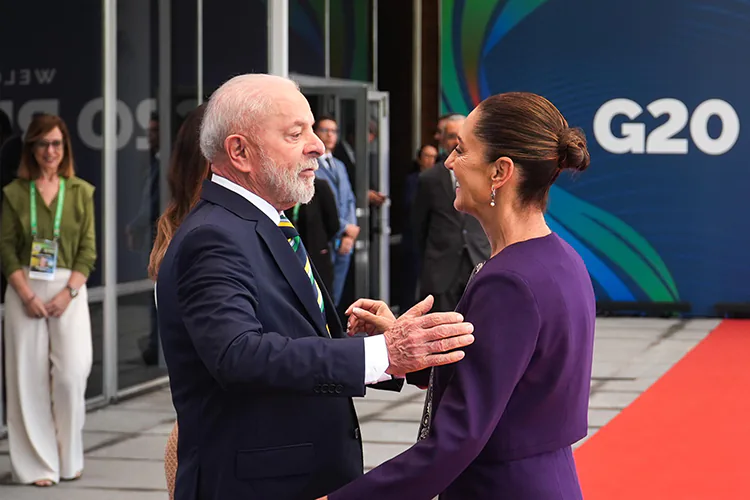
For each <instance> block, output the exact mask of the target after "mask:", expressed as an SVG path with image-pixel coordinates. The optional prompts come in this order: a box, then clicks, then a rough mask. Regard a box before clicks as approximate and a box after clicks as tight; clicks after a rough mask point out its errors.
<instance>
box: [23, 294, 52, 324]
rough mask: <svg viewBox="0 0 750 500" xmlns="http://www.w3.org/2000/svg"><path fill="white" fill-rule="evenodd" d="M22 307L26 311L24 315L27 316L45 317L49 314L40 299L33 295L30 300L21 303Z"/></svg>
mask: <svg viewBox="0 0 750 500" xmlns="http://www.w3.org/2000/svg"><path fill="white" fill-rule="evenodd" d="M23 308H24V310H25V311H26V315H27V316H28V317H29V318H37V319H39V318H46V317H48V316H49V312H48V311H47V308H46V307H45V306H44V302H42V299H40V298H39V297H37V296H36V295H34V296H33V297H32V298H31V300H27V301H26V302H24V304H23Z"/></svg>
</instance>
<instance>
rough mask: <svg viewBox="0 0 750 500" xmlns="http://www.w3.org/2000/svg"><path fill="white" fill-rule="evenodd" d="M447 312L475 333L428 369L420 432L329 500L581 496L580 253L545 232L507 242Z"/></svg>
mask: <svg viewBox="0 0 750 500" xmlns="http://www.w3.org/2000/svg"><path fill="white" fill-rule="evenodd" d="M457 310H458V311H459V312H460V313H462V314H463V315H464V316H465V318H466V320H467V321H470V322H471V323H473V324H474V327H475V331H474V336H475V338H476V340H475V342H474V344H472V345H471V346H469V347H468V348H466V349H465V351H466V357H465V358H464V359H463V360H461V361H460V362H458V363H456V364H453V365H449V366H445V367H440V368H437V369H434V370H433V373H432V376H431V380H430V390H429V391H428V397H427V402H426V408H425V419H423V429H420V431H421V433H422V436H420V437H421V439H420V440H419V441H418V442H417V443H416V444H415V445H414V446H413V447H411V448H410V449H408V450H406V451H405V452H403V453H402V454H400V455H399V456H397V457H395V458H393V459H391V460H389V461H388V462H385V463H384V464H382V465H380V466H379V467H377V468H375V469H373V470H372V471H370V472H369V473H367V474H365V475H364V476H362V477H360V478H359V479H357V480H355V481H353V482H352V483H349V484H348V485H346V486H344V487H343V488H341V489H339V490H337V491H336V492H334V493H332V494H331V495H330V496H329V498H330V500H346V499H352V500H354V499H357V500H367V499H388V500H400V499H403V500H420V499H424V500H430V499H432V498H434V497H435V496H437V495H439V496H440V499H441V500H457V499H461V500H465V499H471V500H484V499H486V500H489V499H492V500H500V499H512V500H549V499H553V498H554V499H556V500H578V499H581V498H582V496H581V489H580V486H579V484H578V476H577V473H576V468H575V462H574V460H573V455H572V451H571V445H572V444H573V443H575V442H576V441H578V440H580V439H581V438H583V437H584V436H585V435H586V432H587V410H588V400H589V390H590V383H591V363H592V354H593V344H594V321H595V312H596V311H595V299H594V291H593V288H592V285H591V280H590V278H589V275H588V272H587V270H586V267H585V265H584V263H583V261H582V259H581V258H580V256H579V255H578V254H577V253H576V252H575V250H573V249H572V248H571V247H570V246H569V245H568V244H567V243H566V242H565V241H563V240H562V239H561V238H560V237H558V236H557V235H556V234H554V233H553V234H550V235H548V236H545V237H542V238H536V239H532V240H527V241H523V242H520V243H516V244H513V245H510V246H508V247H507V248H505V249H504V250H503V251H502V252H500V253H499V254H498V255H496V256H495V257H493V258H491V259H490V260H488V261H487V262H486V263H485V264H484V265H483V266H482V267H481V269H479V270H478V272H476V273H475V275H474V276H473V278H472V279H471V281H470V282H469V285H468V286H467V288H466V291H465V292H464V296H463V298H462V299H461V302H459V304H458V308H457ZM424 424H427V425H426V426H425V425H424Z"/></svg>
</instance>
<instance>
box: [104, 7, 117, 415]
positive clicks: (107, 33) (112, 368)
mask: <svg viewBox="0 0 750 500" xmlns="http://www.w3.org/2000/svg"><path fill="white" fill-rule="evenodd" d="M103 2H104V16H103V20H104V26H103V38H104V53H103V56H104V89H103V97H104V111H103V136H104V148H103V149H102V160H103V161H102V163H103V165H104V172H103V174H104V175H103V176H102V177H103V178H104V190H103V193H102V194H101V196H102V201H103V203H102V204H103V206H104V217H103V224H102V228H103V231H104V238H103V242H104V252H103V255H104V266H103V268H104V302H103V310H104V334H103V337H104V338H103V350H104V352H103V377H104V380H103V393H104V399H105V401H110V400H112V399H114V398H115V396H116V394H117V0H103Z"/></svg>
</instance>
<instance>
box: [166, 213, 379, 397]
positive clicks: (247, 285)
mask: <svg viewBox="0 0 750 500" xmlns="http://www.w3.org/2000/svg"><path fill="white" fill-rule="evenodd" d="M176 259H177V262H176V265H177V267H176V270H177V276H178V280H177V300H178V307H179V314H180V315H181V317H182V321H183V322H184V324H185V328H186V329H187V332H188V335H189V336H190V340H191V341H192V343H193V345H194V347H195V349H196V351H197V353H198V355H199V356H200V358H201V360H202V361H203V363H204V365H205V366H206V368H207V369H208V371H209V372H210V373H211V375H212V376H213V377H214V379H215V380H216V381H217V382H218V383H219V384H220V385H221V386H222V387H223V388H224V389H227V390H230V389H243V390H268V389H272V390H277V391H291V392H297V393H303V394H307V395H311V396H319V397H354V396H363V395H364V393H365V386H364V382H365V381H364V373H365V366H364V364H365V353H364V342H363V339H361V338H360V339H351V338H346V339H329V338H324V337H320V336H312V335H311V336H309V337H302V338H291V337H290V336H287V335H283V333H282V332H268V331H264V328H263V325H261V323H260V321H259V320H258V317H257V314H256V311H257V310H258V307H259V303H258V297H259V293H260V291H259V289H258V285H259V283H258V279H257V278H256V277H255V276H254V275H253V271H252V266H251V263H250V261H249V259H248V258H247V256H246V255H245V253H243V252H242V251H241V249H240V248H239V245H238V244H237V242H236V238H232V237H231V236H230V235H229V233H228V232H227V231H225V230H223V229H221V228H218V227H216V226H210V225H204V226H200V227H198V228H196V229H194V230H192V231H191V232H190V233H189V234H187V235H186V236H185V237H184V239H183V241H182V242H181V244H180V249H179V252H178V255H177V257H176ZM311 328H312V326H311ZM319 384H335V385H336V386H341V391H340V392H338V393H335V394H318V393H315V392H314V388H315V387H316V386H317V385H319ZM331 392H334V391H331Z"/></svg>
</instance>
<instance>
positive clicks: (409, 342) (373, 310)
mask: <svg viewBox="0 0 750 500" xmlns="http://www.w3.org/2000/svg"><path fill="white" fill-rule="evenodd" d="M433 303H434V299H433V298H432V296H431V295H429V296H427V298H425V299H424V300H423V301H422V302H420V303H418V304H417V305H415V306H414V307H412V308H411V309H409V310H408V311H407V312H406V313H404V314H403V315H402V316H401V317H400V318H398V319H395V318H394V316H393V313H392V312H391V311H390V309H388V306H387V305H386V304H385V303H383V302H382V301H374V300H369V299H360V300H358V301H357V302H355V303H354V304H352V306H350V307H349V309H348V310H347V314H349V313H351V315H352V317H354V318H355V319H352V317H350V319H349V322H348V324H349V326H350V328H349V329H350V331H351V332H355V333H356V332H359V331H365V332H367V333H368V334H371V335H372V334H375V333H379V332H383V336H384V337H385V344H386V347H387V348H388V361H389V366H388V369H387V370H386V373H388V374H390V375H394V376H403V375H406V374H407V373H411V372H416V371H419V370H423V369H425V368H429V367H432V366H440V365H447V364H450V363H455V362H457V361H460V360H461V359H463V357H464V352H463V351H461V350H460V349H461V348H462V347H466V346H467V345H470V344H471V343H473V342H474V336H473V335H472V333H473V332H474V325H472V324H471V323H465V322H464V318H463V316H462V315H461V314H458V313H455V312H448V313H432V314H428V312H429V311H430V309H432V305H433Z"/></svg>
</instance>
